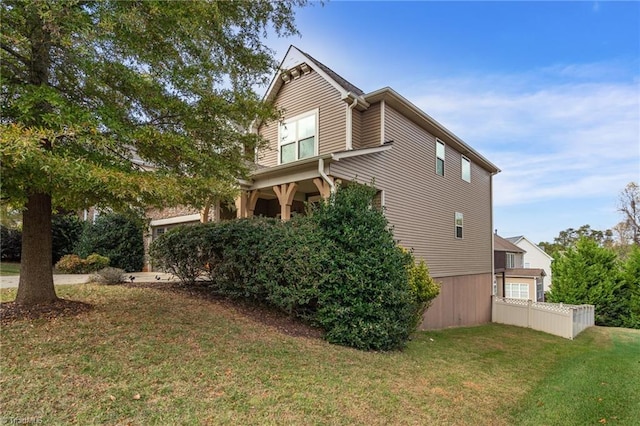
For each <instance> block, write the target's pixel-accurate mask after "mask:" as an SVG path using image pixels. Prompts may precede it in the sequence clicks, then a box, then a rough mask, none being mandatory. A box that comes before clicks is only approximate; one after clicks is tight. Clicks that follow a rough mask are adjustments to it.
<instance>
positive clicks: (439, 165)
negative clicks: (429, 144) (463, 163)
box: [436, 139, 444, 176]
mask: <svg viewBox="0 0 640 426" xmlns="http://www.w3.org/2000/svg"><path fill="white" fill-rule="evenodd" d="M436 174H438V175H440V176H444V142H442V141H441V140H440V139H436Z"/></svg>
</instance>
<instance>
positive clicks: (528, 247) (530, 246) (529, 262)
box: [505, 235, 553, 293]
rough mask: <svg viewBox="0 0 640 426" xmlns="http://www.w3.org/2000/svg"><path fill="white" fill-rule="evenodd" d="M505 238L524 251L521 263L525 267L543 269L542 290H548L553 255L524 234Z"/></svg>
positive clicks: (550, 281) (550, 282)
mask: <svg viewBox="0 0 640 426" xmlns="http://www.w3.org/2000/svg"><path fill="white" fill-rule="evenodd" d="M505 239H506V240H507V241H509V242H511V243H513V244H515V245H516V246H518V247H520V248H521V249H522V250H523V251H524V255H523V257H522V263H523V265H524V267H525V268H534V269H542V270H544V273H545V277H544V292H545V293H546V292H548V291H549V290H550V287H551V284H552V275H551V263H552V262H553V257H551V256H549V255H548V254H547V252H545V251H544V250H542V249H541V248H540V246H538V245H537V244H535V243H533V242H531V240H529V239H528V238H527V237H525V236H524V235H519V236H517V237H508V238H505Z"/></svg>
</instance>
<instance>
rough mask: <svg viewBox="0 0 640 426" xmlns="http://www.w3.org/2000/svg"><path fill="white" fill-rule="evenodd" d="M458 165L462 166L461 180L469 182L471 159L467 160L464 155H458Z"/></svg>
mask: <svg viewBox="0 0 640 426" xmlns="http://www.w3.org/2000/svg"><path fill="white" fill-rule="evenodd" d="M460 158H461V160H460V165H461V168H462V176H461V177H462V180H464V181H467V182H471V160H469V159H468V158H467V157H465V156H464V155H463V156H462V157H460Z"/></svg>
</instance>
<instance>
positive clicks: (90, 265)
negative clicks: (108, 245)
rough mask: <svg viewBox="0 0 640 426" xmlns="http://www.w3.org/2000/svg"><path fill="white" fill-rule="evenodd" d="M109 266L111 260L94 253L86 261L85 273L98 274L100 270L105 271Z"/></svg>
mask: <svg viewBox="0 0 640 426" xmlns="http://www.w3.org/2000/svg"><path fill="white" fill-rule="evenodd" d="M107 266H109V258H108V257H106V256H100V255H99V254H97V253H92V254H90V255H89V256H87V258H86V259H85V260H84V271H85V273H89V272H96V271H98V270H100V269H104V268H106V267H107Z"/></svg>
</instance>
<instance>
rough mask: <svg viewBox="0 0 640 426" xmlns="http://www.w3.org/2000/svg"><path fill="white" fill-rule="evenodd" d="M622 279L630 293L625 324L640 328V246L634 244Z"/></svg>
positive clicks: (625, 325) (625, 264) (623, 268)
mask: <svg viewBox="0 0 640 426" xmlns="http://www.w3.org/2000/svg"><path fill="white" fill-rule="evenodd" d="M622 279H623V281H624V283H625V286H626V287H627V288H628V293H629V315H628V316H626V317H625V318H624V322H623V326H624V327H629V328H639V329H640V246H637V245H634V246H632V248H631V251H630V253H629V255H628V256H627V259H626V261H625V263H624V265H623V267H622Z"/></svg>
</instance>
